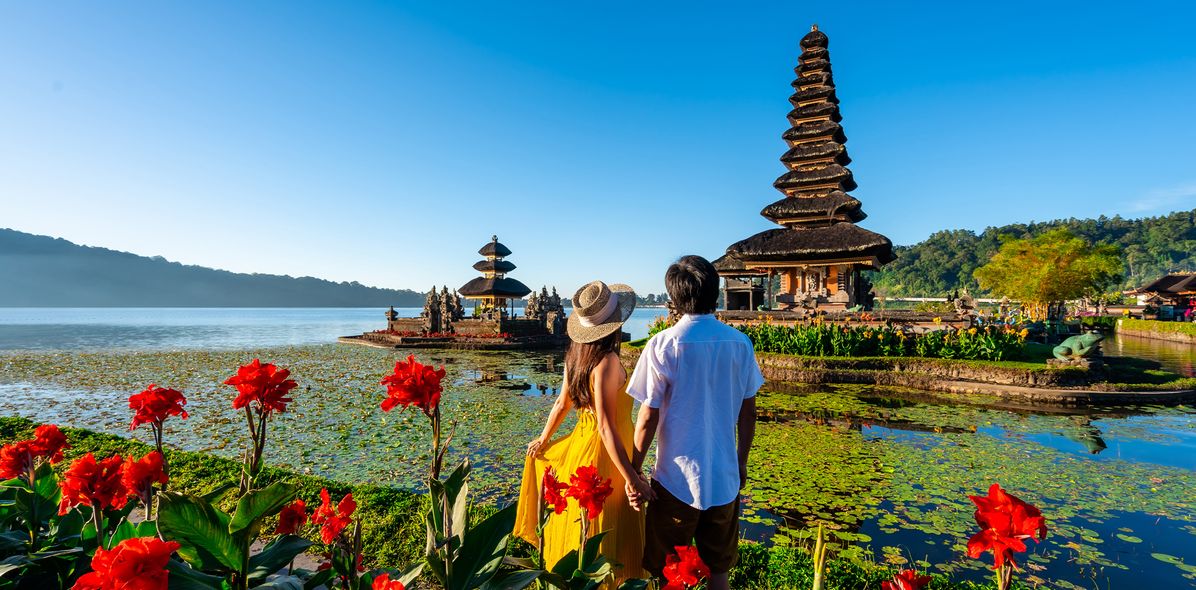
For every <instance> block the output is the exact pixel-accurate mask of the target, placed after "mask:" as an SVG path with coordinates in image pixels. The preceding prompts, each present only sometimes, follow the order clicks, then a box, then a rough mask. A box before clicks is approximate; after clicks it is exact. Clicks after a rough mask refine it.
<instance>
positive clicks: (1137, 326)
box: [1118, 318, 1196, 337]
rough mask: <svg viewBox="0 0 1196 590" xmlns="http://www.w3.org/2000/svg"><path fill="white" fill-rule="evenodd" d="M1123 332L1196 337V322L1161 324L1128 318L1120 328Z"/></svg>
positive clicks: (1154, 321) (1122, 321)
mask: <svg viewBox="0 0 1196 590" xmlns="http://www.w3.org/2000/svg"><path fill="white" fill-rule="evenodd" d="M1118 327H1119V328H1120V329H1121V330H1140V331H1143V332H1158V333H1160V334H1186V335H1188V336H1192V337H1196V322H1160V321H1156V320H1137V319H1133V318H1126V319H1123V320H1121V323H1120V324H1119V326H1118Z"/></svg>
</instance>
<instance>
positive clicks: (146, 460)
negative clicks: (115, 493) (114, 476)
mask: <svg viewBox="0 0 1196 590" xmlns="http://www.w3.org/2000/svg"><path fill="white" fill-rule="evenodd" d="M169 481H170V478H168V477H166V473H165V472H164V471H163V470H162V455H161V453H159V452H158V451H150V452H149V453H146V455H145V456H144V457H142V458H141V459H139V460H136V459H133V458H132V457H129V458H128V459H125V464H124V465H123V466H122V467H121V475H120V482H121V484H122V485H124V486H125V489H126V490H127V491H128V494H129V496H130V497H134V498H137V499H138V500H141V503H142V504H145V505H147V506H148V505H149V503H150V501H151V500H152V499H153V493H154V484H155V483H160V484H162V485H166V483H167V482H169Z"/></svg>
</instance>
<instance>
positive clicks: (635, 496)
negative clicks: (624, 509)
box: [624, 473, 656, 511]
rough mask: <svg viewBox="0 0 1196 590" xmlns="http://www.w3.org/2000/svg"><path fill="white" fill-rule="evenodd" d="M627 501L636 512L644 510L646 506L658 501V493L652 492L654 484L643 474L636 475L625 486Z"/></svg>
mask: <svg viewBox="0 0 1196 590" xmlns="http://www.w3.org/2000/svg"><path fill="white" fill-rule="evenodd" d="M624 486H625V490H624V491H626V492H627V501H628V502H630V503H631V507H632V508H633V509H635V510H636V511H639V510H643V508H644V505H645V504H647V503H648V502H650V501H652V500H655V499H656V492H654V491H652V484H651V483H649V482H648V478H646V477H644V475H643V474H642V473H636V474H635V475H634V476H632V478H631V479H630V480H628V481H627V483H626V484H624Z"/></svg>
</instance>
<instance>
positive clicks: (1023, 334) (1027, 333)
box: [1017, 328, 1030, 338]
mask: <svg viewBox="0 0 1196 590" xmlns="http://www.w3.org/2000/svg"><path fill="white" fill-rule="evenodd" d="M1017 335H1018V336H1021V337H1022V338H1025V337H1026V336H1029V335H1030V330H1029V329H1027V328H1022V331H1021V332H1018V333H1017Z"/></svg>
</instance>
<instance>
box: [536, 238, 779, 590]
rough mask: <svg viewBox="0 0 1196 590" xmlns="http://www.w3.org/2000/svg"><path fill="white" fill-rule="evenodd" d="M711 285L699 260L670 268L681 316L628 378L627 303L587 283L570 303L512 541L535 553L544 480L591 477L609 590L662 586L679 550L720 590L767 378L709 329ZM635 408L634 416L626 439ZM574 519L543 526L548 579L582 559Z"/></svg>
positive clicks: (738, 338)
mask: <svg viewBox="0 0 1196 590" xmlns="http://www.w3.org/2000/svg"><path fill="white" fill-rule="evenodd" d="M718 280H719V279H718V273H717V271H715V269H714V266H713V265H711V264H710V262H708V261H707V260H705V259H704V258H701V257H699V256H685V257H683V258H681V259H680V260H678V261H677V262H676V263H674V264H673V265H672V266H670V267H669V269H668V272H667V273H666V274H665V286H666V288H667V290H668V293H669V297H670V298H671V299H672V302H673V305H674V308H675V310H676V311H677V312H678V313H682V314H684V316H683V317H682V318H681V319H680V320H679V321H678V322H677V325H675V326H673V327H671V328H669V329H667V330H664V331H663V332H661V333H659V334H657V335H656V336H653V337H652V339H651V340H649V341H648V343H647V345H645V347H644V350H643V353H642V354H641V356H640V359H639V362H638V363H637V364H636V367H635V371H634V372H633V373H632V374H631V376H630V377H628V376H627V374H626V372H625V371H624V369H623V366H622V365H621V364H620V362H619V345H620V343H621V341H622V326H623V322H625V321H627V318H628V317H629V316H630V315H631V312H632V310H633V309H634V308H635V293H634V292H633V291H632V290H631V288H630V287H627V286H626V285H612V286H609V287H608V286H607V285H606V284H604V283H602V282H600V281H595V282H593V283H590V284H588V285H586V286H585V287H582V288H581V290H579V291H578V292H577V294H576V295H574V297H573V306H574V309H573V313H572V314H571V315H570V317H569V326H568V332H569V337H570V339H571V340H572V343H571V344H570V346H569V352H568V353H567V354H566V356H565V374H564V379H563V384H562V386H561V393H560V396H559V397H558V398H557V400H556V403H555V404H554V405H553V407H552V411H551V412H550V413H549V415H548V423H547V424H546V425H545V426H544V432H543V433H542V434H541V435H540V437H539V438H537V439H535V440H533V441H531V443H529V444H528V447H527V456H528V458H527V464H526V466H525V468H524V471H523V485H522V488H521V490H520V495H519V508H518V515H517V517H516V524H515V534H516V535H517V536H519V537H521V538H523V539H525V540H527V541H528V542H530V543H532V544H533V545H534V544H535V543H536V525H537V522H538V518H539V513H538V506H539V502H538V500H539V494H540V482H541V478H542V476H543V474H544V470H545V469H546V468H548V467H552V469H553V471H555V472H556V474H557V477H558V478H560V479H561V480H563V481H567V480H568V478H569V476H570V475H571V474H573V473H574V472H575V471H576V470H577V468H578V467H580V466H586V465H597V467H598V472H599V474H600V476H601V477H602V478H603V479H606V478H610V479H611V480H612V486H613V487H614V492H613V493H612V494H611V495H610V496H609V497H608V498H607V500H606V504H605V505H604V507H603V510H602V512H601V514H600V515H599V517H598V519H597V521H596V522H595V523H593V524H591V525H590V528H589V530H590V531H593V532H599V531H608V533H607V536H606V537H605V538H604V539H603V541H602V553H603V554H604V555H605V556H606V557H607V559H608V560H610V561H611V563H613V564H615V578H616V580H615V582H616V585H617V584H619V583H621V582H622V581H623V580H626V579H632V578H646V577H649V576H652V577H656V578H660V577H661V575H662V570H663V569H664V565H665V558H666V556H668V555H669V554H671V553H673V551H674V547H676V546H678V545H686V546H688V545H691V544H696V545H697V548H698V553H699V555H700V556H701V558H702V560H703V561H704V562H705V563H706V564H707V566H708V567H709V568H710V571H711V578H710V582H709V587H710V588H711V589H712V590H719V589H725V588H728V585H727V578H728V572H729V571H730V570H731V568H732V567H733V566H734V565H735V563H736V561H737V560H738V543H739V518H738V517H739V492H740V490H741V489H742V488H743V485H744V482H745V480H746V477H747V459H748V451H749V450H750V449H751V446H752V438H753V436H754V434H755V425H756V400H755V395H756V390H757V389H759V388H760V386H761V385H762V384H763V383H764V378H763V376H762V375H761V374H760V369H759V367H757V365H756V358H755V355H754V353H753V352H752V345H751V342H750V341H749V340H748V339H747V337H746V336H744V335H743V334H741V333H740V332H739V331H737V330H735V329H734V328H731V327H729V326H727V325H725V324H723V323H722V322H720V321H718V319H716V318H715V316H714V311H715V307H716V305H717V300H718V291H719V286H718ZM633 399H634V400H635V401H638V402H639V403H640V409H639V413H638V415H637V416H636V417H635V419H634V428H633V418H632V401H633ZM570 410H576V414H577V422H576V426H575V427H574V428H573V432H571V433H570V434H569V435H567V436H565V437H563V438H559V439H556V440H552V436H553V434H554V433H555V432H556V431H557V429H558V428H559V427H560V425H561V424H562V423H563V422H564V420H565V418H566V416H567V415H568V413H569V411H570ZM653 439H657V448H656V466H655V468H654V469H653V471H652V477H651V480H649V479H647V478H645V477H644V475H643V474H642V469H643V463H644V457H645V456H646V455H647V452H648V448H649V447H650V446H651V444H652V441H653ZM580 518H581V514H580V510H579V509H578V508H577V506H576V505H575V504H574V503H570V505H569V508H568V510H567V511H566V512H565V513H564V514H562V515H559V516H553V517H552V518H550V519H549V521H548V526H547V527H546V529H545V531H544V559H545V563H546V565H547V566H548V567H549V568H551V567H552V566H553V565H554V564H555V563H556V561H557V560H559V559H560V558H561V557H562V556H564V555H565V554H566V553H568V552H569V551H572V550H573V549H576V548H577V543H578V537H579V535H580V526H581V525H580Z"/></svg>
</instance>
